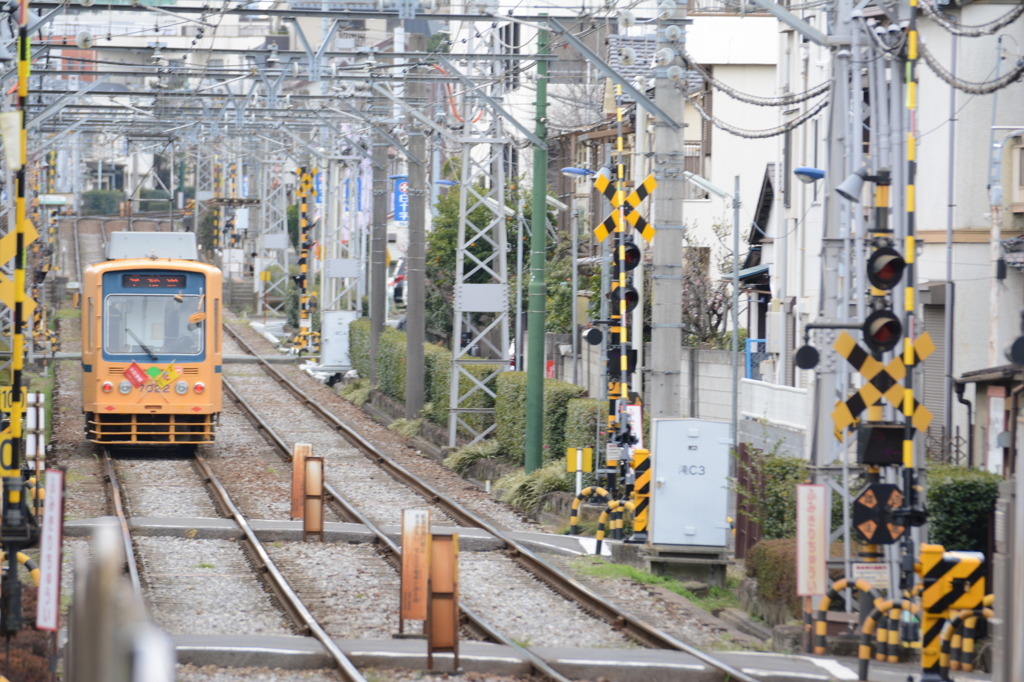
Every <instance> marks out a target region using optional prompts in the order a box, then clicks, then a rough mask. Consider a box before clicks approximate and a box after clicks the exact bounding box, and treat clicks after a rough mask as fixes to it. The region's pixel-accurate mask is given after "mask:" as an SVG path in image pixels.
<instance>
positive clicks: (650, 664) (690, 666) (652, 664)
mask: <svg viewBox="0 0 1024 682" xmlns="http://www.w3.org/2000/svg"><path fill="white" fill-rule="evenodd" d="M558 663H560V664H562V665H608V666H613V667H621V668H626V667H629V668H676V669H678V670H707V668H706V667H705V666H703V665H700V664H699V663H670V662H662V663H659V662H657V661H621V660H606V661H602V660H600V659H595V658H590V659H582V658H581V659H576V658H559V659H558Z"/></svg>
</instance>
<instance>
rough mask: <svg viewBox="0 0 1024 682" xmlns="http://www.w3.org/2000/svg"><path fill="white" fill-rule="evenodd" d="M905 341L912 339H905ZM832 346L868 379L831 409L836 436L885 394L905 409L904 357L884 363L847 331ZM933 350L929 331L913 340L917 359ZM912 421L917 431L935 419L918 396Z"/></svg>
mask: <svg viewBox="0 0 1024 682" xmlns="http://www.w3.org/2000/svg"><path fill="white" fill-rule="evenodd" d="M904 343H909V341H906V340H905V341H904ZM832 347H833V348H835V349H836V352H838V353H839V354H840V355H841V356H843V357H844V358H846V361H847V362H849V363H850V364H851V365H853V368H854V369H856V370H857V371H858V372H859V373H860V375H861V376H862V377H864V379H865V380H866V383H865V384H864V385H863V386H861V388H860V390H858V391H857V392H856V393H854V394H853V395H852V396H850V397H849V398H848V399H847V400H846V401H842V400H839V401H837V402H836V407H835V410H833V411H832V423H833V425H834V426H835V430H836V438H838V439H839V440H842V433H843V431H845V430H846V429H847V428H849V427H850V426H852V425H854V424H856V423H857V420H858V417H859V415H860V413H861V412H863V411H864V410H866V409H867V408H869V407H871V406H872V405H874V404H875V403H877V402H878V401H879V400H880V399H882V398H885V399H886V400H888V401H889V403H890V404H891V405H892V406H893V407H895V408H897V409H900V410H902V409H903V400H904V389H903V386H901V385H900V383H899V382H900V381H902V380H903V378H904V377H905V376H906V372H907V369H906V366H905V365H904V364H903V358H902V357H898V358H893V360H892V361H891V362H890V363H889V364H888V365H885V366H883V365H882V363H881V362H879V361H878V360H876V359H875V358H873V357H871V356H870V355H868V353H867V352H866V351H865V350H864V349H863V348H861V347H860V345H859V344H858V343H857V342H856V341H855V340H854V339H853V337H852V336H850V335H849V334H847V333H846V332H843V333H841V334H840V335H839V338H838V339H836V342H835V343H834V344H833V346H832ZM934 351H935V344H934V343H933V342H932V337H931V335H929V334H928V332H925V333H924V334H921V336H919V337H917V339H916V340H915V341H914V358H915V360H916V361H917V362H920V361H922V360H924V359H926V358H927V357H928V356H929V355H931V354H932V353H933V352H934ZM910 421H911V423H912V424H913V425H914V428H915V429H917V430H918V431H925V430H927V429H928V425H929V424H931V423H932V413H931V411H929V410H928V408H927V407H925V406H924V405H922V404H921V403H920V402H919V401H918V400H917V399H916V398H915V399H914V411H913V416H912V417H911V420H910Z"/></svg>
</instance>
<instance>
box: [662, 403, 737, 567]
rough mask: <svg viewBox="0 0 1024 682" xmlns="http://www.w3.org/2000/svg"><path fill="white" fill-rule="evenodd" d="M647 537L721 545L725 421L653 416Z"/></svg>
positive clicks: (724, 533) (727, 443)
mask: <svg viewBox="0 0 1024 682" xmlns="http://www.w3.org/2000/svg"><path fill="white" fill-rule="evenodd" d="M651 430H652V431H653V434H654V443H653V448H652V449H653V452H654V456H653V460H654V487H653V490H652V499H651V542H652V543H653V544H656V545H694V546H701V547H724V546H726V545H727V544H728V541H729V536H728V533H729V522H728V520H727V517H728V512H729V509H728V505H729V451H730V449H731V448H732V440H731V439H730V437H729V431H730V428H729V424H728V423H726V422H716V421H710V420H706V419H655V420H654V424H653V427H652V429H651Z"/></svg>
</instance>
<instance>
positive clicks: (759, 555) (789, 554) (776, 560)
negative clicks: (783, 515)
mask: <svg viewBox="0 0 1024 682" xmlns="http://www.w3.org/2000/svg"><path fill="white" fill-rule="evenodd" d="M746 566H747V575H750V576H753V577H755V578H757V591H758V594H759V595H760V597H761V598H762V599H763V600H765V601H766V602H769V603H784V604H786V605H787V606H789V609H790V611H791V612H792V615H793V617H795V618H798V617H800V614H801V611H802V609H801V605H800V597H799V596H797V593H796V539H795V538H782V539H777V540H761V541H760V542H758V543H757V544H755V545H754V546H753V547H751V548H750V551H748V552H747V562H746Z"/></svg>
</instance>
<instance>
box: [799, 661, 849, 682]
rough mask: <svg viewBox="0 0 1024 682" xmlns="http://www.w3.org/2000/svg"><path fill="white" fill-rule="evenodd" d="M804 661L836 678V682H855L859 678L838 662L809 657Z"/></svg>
mask: <svg viewBox="0 0 1024 682" xmlns="http://www.w3.org/2000/svg"><path fill="white" fill-rule="evenodd" d="M804 659H805V660H808V661H810V662H811V663H813V664H814V665H816V666H818V667H819V668H821V669H822V670H825V671H827V672H828V674H829V675H831V676H832V677H834V678H836V679H837V680H856V679H858V678H859V675H857V673H855V672H853V671H852V670H850V669H849V668H847V667H846V666H845V665H843V664H842V663H840V662H839V661H837V660H835V659H832V658H811V657H810V656H806V657H804Z"/></svg>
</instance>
